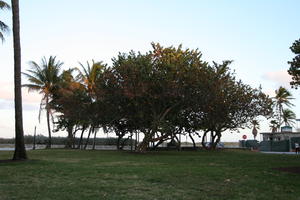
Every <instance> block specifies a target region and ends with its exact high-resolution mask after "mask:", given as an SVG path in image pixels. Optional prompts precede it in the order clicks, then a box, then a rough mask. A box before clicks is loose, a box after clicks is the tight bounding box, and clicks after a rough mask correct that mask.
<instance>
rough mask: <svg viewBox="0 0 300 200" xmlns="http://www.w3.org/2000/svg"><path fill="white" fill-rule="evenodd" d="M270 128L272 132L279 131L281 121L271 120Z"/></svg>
mask: <svg viewBox="0 0 300 200" xmlns="http://www.w3.org/2000/svg"><path fill="white" fill-rule="evenodd" d="M270 128H271V131H272V133H275V132H277V130H278V128H279V123H278V122H277V121H276V120H271V121H270Z"/></svg>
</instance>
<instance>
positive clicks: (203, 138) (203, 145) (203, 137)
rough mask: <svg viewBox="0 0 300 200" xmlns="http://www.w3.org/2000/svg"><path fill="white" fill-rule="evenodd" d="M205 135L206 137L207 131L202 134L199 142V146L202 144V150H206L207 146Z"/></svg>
mask: <svg viewBox="0 0 300 200" xmlns="http://www.w3.org/2000/svg"><path fill="white" fill-rule="evenodd" d="M206 135H207V131H205V132H204V134H203V136H202V141H201V144H202V148H204V149H206V150H208V148H207V146H206V145H205V141H204V140H205V138H206Z"/></svg>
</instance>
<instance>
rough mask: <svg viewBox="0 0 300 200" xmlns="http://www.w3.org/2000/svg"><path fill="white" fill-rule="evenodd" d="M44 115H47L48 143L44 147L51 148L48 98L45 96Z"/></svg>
mask: <svg viewBox="0 0 300 200" xmlns="http://www.w3.org/2000/svg"><path fill="white" fill-rule="evenodd" d="M46 115H47V128H48V143H47V146H46V148H49V149H50V148H51V143H52V142H51V140H52V139H51V129H50V113H49V98H48V95H47V96H46Z"/></svg>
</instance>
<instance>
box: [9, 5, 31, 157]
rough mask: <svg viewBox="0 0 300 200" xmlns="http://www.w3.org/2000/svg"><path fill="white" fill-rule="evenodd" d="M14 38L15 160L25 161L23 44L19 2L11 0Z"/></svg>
mask: <svg viewBox="0 0 300 200" xmlns="http://www.w3.org/2000/svg"><path fill="white" fill-rule="evenodd" d="M11 5H12V12H13V13H12V20H13V38H14V72H15V74H14V81H15V135H16V136H15V137H16V139H15V152H14V156H13V160H25V159H27V154H26V150H25V144H24V132H23V113H22V91H21V42H20V16H19V0H11Z"/></svg>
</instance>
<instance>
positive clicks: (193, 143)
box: [189, 133, 196, 149]
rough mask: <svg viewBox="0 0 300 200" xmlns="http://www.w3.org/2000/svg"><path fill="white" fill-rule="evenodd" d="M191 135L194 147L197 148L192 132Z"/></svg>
mask: <svg viewBox="0 0 300 200" xmlns="http://www.w3.org/2000/svg"><path fill="white" fill-rule="evenodd" d="M189 136H190V138H191V140H192V142H193V148H194V149H196V143H195V140H194V138H193V137H192V134H191V133H189Z"/></svg>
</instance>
